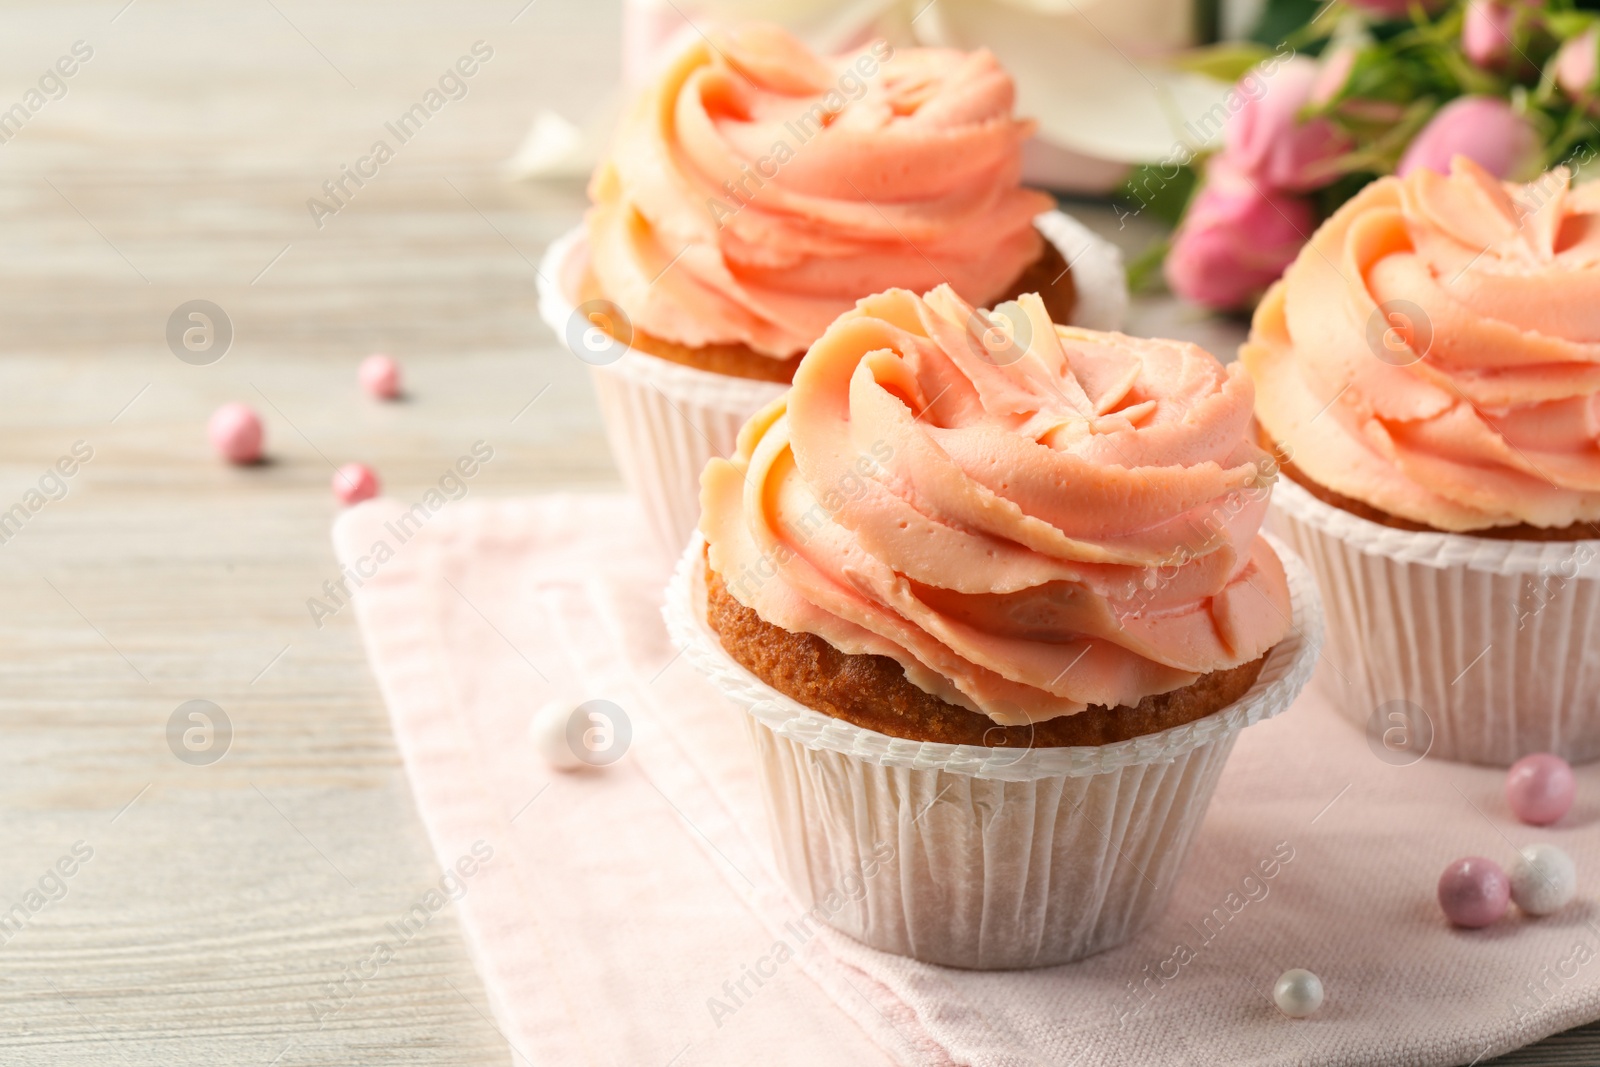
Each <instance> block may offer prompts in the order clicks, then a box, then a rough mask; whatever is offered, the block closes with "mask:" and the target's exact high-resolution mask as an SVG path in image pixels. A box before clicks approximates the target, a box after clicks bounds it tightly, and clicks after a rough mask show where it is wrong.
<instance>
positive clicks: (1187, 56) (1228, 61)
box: [1168, 41, 1272, 82]
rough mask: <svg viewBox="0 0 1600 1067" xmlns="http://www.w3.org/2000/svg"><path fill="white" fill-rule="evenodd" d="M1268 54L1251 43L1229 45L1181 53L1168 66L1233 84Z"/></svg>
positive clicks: (1262, 48)
mask: <svg viewBox="0 0 1600 1067" xmlns="http://www.w3.org/2000/svg"><path fill="white" fill-rule="evenodd" d="M1271 54H1272V51H1271V49H1269V48H1266V47H1264V46H1262V45H1260V44H1257V43H1256V42H1254V41H1228V42H1225V43H1223V44H1215V45H1210V46H1208V47H1206V48H1192V49H1190V50H1189V51H1187V52H1180V53H1178V54H1177V55H1175V56H1173V57H1172V58H1171V59H1170V60H1169V61H1168V62H1169V63H1170V65H1172V66H1174V67H1177V68H1178V69H1179V70H1187V71H1192V72H1193V73H1195V74H1204V75H1206V76H1207V77H1209V78H1215V79H1217V80H1218V81H1223V82H1236V81H1238V80H1239V79H1240V78H1242V77H1244V76H1245V74H1247V73H1248V72H1249V71H1250V68H1251V67H1254V66H1255V65H1256V64H1257V63H1260V62H1261V61H1262V60H1263V59H1266V58H1267V57H1268V56H1270V55H1271Z"/></svg>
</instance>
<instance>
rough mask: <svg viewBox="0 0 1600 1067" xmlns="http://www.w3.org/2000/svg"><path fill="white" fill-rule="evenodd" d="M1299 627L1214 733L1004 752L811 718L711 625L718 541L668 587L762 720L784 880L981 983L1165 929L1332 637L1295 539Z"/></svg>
mask: <svg viewBox="0 0 1600 1067" xmlns="http://www.w3.org/2000/svg"><path fill="white" fill-rule="evenodd" d="M1273 547H1274V548H1275V549H1276V550H1277V551H1278V553H1279V555H1280V556H1281V557H1282V558H1283V562H1284V566H1285V568H1286V569H1287V571H1288V575H1289V591H1290V596H1291V599H1292V602H1293V630H1292V631H1291V633H1290V634H1289V636H1287V637H1285V638H1284V639H1283V641H1281V642H1280V643H1279V644H1278V645H1277V646H1276V647H1275V648H1274V649H1273V650H1272V652H1271V653H1270V654H1269V656H1268V659H1267V662H1266V663H1265V664H1264V665H1263V667H1262V671H1261V675H1260V677H1259V678H1258V679H1257V680H1256V683H1255V685H1254V686H1252V687H1251V689H1250V690H1249V691H1248V692H1247V693H1246V694H1245V695H1244V696H1243V697H1241V698H1240V699H1239V700H1238V701H1236V702H1235V703H1233V704H1230V705H1229V706H1228V707H1226V708H1223V709H1221V710H1219V711H1217V712H1215V713H1214V714H1212V715H1209V716H1207V717H1205V718H1204V719H1201V720H1199V721H1197V722H1193V723H1188V724H1185V725H1183V726H1177V727H1174V728H1172V729H1170V730H1164V731H1162V732H1160V733H1156V734H1151V735H1148V736H1145V737H1138V738H1134V739H1132V740H1128V741H1121V742H1118V743H1116V744H1110V745H1100V746H1086V747H1077V748H1038V749H991V748H983V747H978V746H973V745H946V744H938V743H934V742H921V741H911V740H906V739H904V738H896V737H889V736H887V735H885V734H881V733H878V732H876V731H873V730H867V729H864V728H862V727H859V726H854V725H852V724H850V723H847V722H843V721H841V720H838V719H834V718H831V717H829V716H827V715H823V714H821V713H819V712H816V711H813V710H811V709H810V708H807V707H805V706H804V705H803V704H800V703H799V702H797V701H795V700H793V699H791V698H790V697H787V696H785V695H784V694H782V693H780V692H778V691H777V690H775V689H773V688H772V687H770V686H768V685H767V684H766V683H764V682H762V681H761V680H760V679H758V678H756V677H755V676H754V675H753V674H751V673H750V672H749V671H747V670H746V669H745V668H744V667H742V666H740V665H739V664H738V663H737V662H736V661H735V660H734V659H733V657H731V656H730V655H728V653H727V652H726V651H725V650H724V649H723V648H722V645H721V642H720V641H719V640H718V638H717V636H716V635H715V633H714V632H713V631H712V630H711V628H710V626H709V625H708V624H707V623H706V621H705V595H706V594H705V581H704V566H705V565H704V559H703V556H702V550H703V542H702V541H701V539H700V538H699V537H695V538H694V540H693V542H692V543H691V544H690V547H689V550H688V552H687V553H686V554H685V555H684V556H683V558H682V559H681V560H680V562H679V565H678V569H677V572H676V573H675V574H674V575H673V579H672V582H671V584H670V585H669V587H668V590H667V600H666V606H665V608H664V613H665V615H666V620H667V626H668V629H669V631H670V632H671V634H672V637H673V640H674V641H676V642H677V643H678V645H679V646H680V647H681V648H683V650H684V653H685V655H686V656H687V657H688V658H689V660H690V661H691V662H692V663H693V664H694V665H695V666H696V667H698V668H699V669H700V670H701V671H702V672H704V673H705V674H706V675H707V676H708V677H709V678H710V679H711V680H712V681H713V682H714V683H715V684H716V686H717V688H718V689H720V690H721V691H722V692H723V694H725V695H726V696H727V697H729V698H730V699H731V700H733V701H734V702H735V703H736V704H738V705H739V706H740V707H742V708H744V709H745V711H746V712H747V713H748V714H747V716H746V723H747V725H748V727H749V731H750V736H751V739H752V741H753V743H754V747H755V753H756V758H757V764H758V769H759V774H760V778H761V781H762V784H763V788H764V799H765V803H766V807H767V815H768V819H769V822H770V825H771V828H772V836H773V843H774V853H775V859H776V864H777V868H778V871H779V873H780V874H781V876H782V877H783V878H784V880H785V881H786V882H787V883H788V885H789V887H790V888H791V889H792V890H793V892H794V893H795V894H796V896H797V897H798V898H799V900H800V902H801V904H802V906H803V907H804V908H805V909H807V916H808V919H809V920H814V921H817V922H825V923H827V924H829V925H831V926H833V927H835V928H837V929H839V930H842V931H843V932H845V933H847V934H849V935H850V936H852V937H854V938H856V939H857V940H859V941H862V942H864V943H866V944H868V945H871V946H872V947H873V948H877V949H882V950H883V951H886V952H893V953H897V954H899V955H903V956H911V957H914V958H916V959H919V960H924V961H926V962H929V963H940V964H945V965H948V966H954V967H966V968H976V969H982V970H996V969H1011V968H1024V967H1045V966H1050V965H1054V964H1060V963H1068V962H1070V961H1072V960H1076V959H1081V958H1083V957H1084V956H1088V955H1091V954H1093V953H1096V952H1100V951H1103V950H1105V949H1108V948H1112V947H1114V946H1116V945H1119V944H1122V943H1123V942H1124V941H1126V940H1127V939H1128V938H1130V937H1132V936H1133V935H1134V934H1135V933H1137V932H1138V931H1139V930H1140V929H1142V928H1143V927H1144V926H1145V925H1146V924H1148V923H1149V922H1151V921H1152V920H1154V919H1155V918H1156V917H1157V916H1159V915H1160V914H1161V912H1162V910H1163V909H1164V908H1165V907H1166V903H1167V900H1168V899H1169V897H1170V896H1171V893H1172V889H1173V886H1174V884H1175V883H1176V881H1177V877H1178V873H1179V871H1180V870H1181V869H1182V867H1183V863H1184V860H1185V859H1186V857H1187V855H1188V852H1189V846H1190V844H1191V842H1192V840H1193V838H1194V833H1195V830H1196V829H1197V828H1198V827H1199V825H1200V823H1201V820H1202V819H1203V818H1204V816H1205V810H1206V806H1207V805H1208V804H1209V802H1210V799H1211V794H1212V792H1213V790H1214V789H1215V788H1216V784H1217V779H1218V777H1219V776H1220V774H1221V773H1222V767H1223V764H1224V763H1226V762H1227V758H1228V754H1229V753H1230V752H1231V751H1232V749H1233V743H1234V740H1235V739H1236V738H1237V736H1238V733H1239V731H1240V730H1242V729H1243V728H1244V727H1246V726H1249V725H1251V724H1252V723H1255V722H1259V721H1261V720H1262V719H1266V718H1270V717H1272V716H1274V715H1277V714H1278V713H1279V712H1281V711H1283V710H1284V709H1285V708H1287V707H1289V705H1290V704H1291V703H1292V702H1293V701H1294V699H1295V697H1296V696H1297V695H1298V694H1299V692H1300V690H1301V689H1302V688H1303V687H1304V686H1305V684H1306V681H1307V680H1308V679H1309V678H1310V676H1311V672H1312V668H1313V667H1314V666H1315V663H1316V659H1317V650H1318V648H1319V647H1320V645H1321V642H1322V621H1321V604H1320V601H1319V599H1318V596H1317V590H1316V586H1315V583H1314V582H1313V581H1312V579H1311V576H1310V574H1309V572H1308V571H1307V570H1306V568H1305V567H1304V565H1303V564H1301V563H1300V561H1299V560H1298V559H1296V558H1295V557H1294V556H1293V555H1292V554H1291V553H1289V552H1288V551H1287V550H1286V549H1285V548H1284V547H1283V546H1282V545H1281V544H1280V543H1278V542H1276V541H1275V542H1274V545H1273Z"/></svg>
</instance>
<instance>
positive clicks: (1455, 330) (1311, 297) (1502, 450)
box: [1241, 158, 1600, 766]
mask: <svg viewBox="0 0 1600 1067" xmlns="http://www.w3.org/2000/svg"><path fill="white" fill-rule="evenodd" d="M1597 309H1600V187H1597V186H1584V187H1578V188H1575V189H1574V188H1569V176H1568V174H1567V173H1566V171H1564V170H1556V171H1552V172H1551V173H1549V174H1546V175H1545V176H1544V177H1542V178H1540V179H1539V180H1538V181H1535V182H1533V183H1532V184H1530V185H1526V186H1519V185H1511V184H1503V183H1501V182H1500V181H1498V180H1497V179H1495V178H1493V177H1492V176H1490V175H1489V174H1488V173H1487V172H1485V171H1484V170H1483V169H1482V168H1481V167H1479V166H1477V165H1476V164H1474V163H1472V162H1470V161H1468V160H1466V159H1462V158H1458V159H1457V160H1456V161H1455V163H1454V165H1453V167H1452V170H1451V173H1450V174H1449V175H1448V176H1446V175H1441V174H1438V173H1435V172H1433V171H1428V170H1419V171H1415V172H1413V173H1412V174H1410V175H1408V176H1407V177H1405V178H1403V179H1399V178H1385V179H1382V180H1380V181H1377V182H1374V183H1373V184H1371V185H1369V186H1367V188H1366V189H1364V190H1363V191H1362V192H1361V193H1359V194H1358V195H1357V196H1356V197H1355V198H1354V199H1352V200H1350V201H1349V202H1348V203H1346V204H1345V205H1344V207H1342V208H1341V209H1339V211H1338V212H1336V213H1335V214H1334V215H1333V217H1332V218H1330V219H1329V220H1328V221H1327V222H1326V223H1324V224H1323V226H1322V228H1321V229H1319V230H1318V231H1317V233H1316V235H1315V236H1314V237H1313V238H1312V239H1311V241H1310V243H1309V244H1308V245H1307V246H1306V248H1305V249H1304V250H1303V251H1302V252H1301V253H1300V256H1299V258H1298V259H1296V260H1295V262H1294V264H1293V265H1292V266H1291V267H1290V268H1289V270H1288V272H1287V273H1286V274H1285V275H1284V277H1283V279H1282V280H1281V281H1280V282H1279V283H1278V284H1277V285H1276V286H1274V287H1273V288H1272V290H1270V291H1269V292H1268V293H1267V295H1266V297H1265V299H1264V300H1263V301H1262V303H1261V305H1260V306H1259V308H1258V309H1257V311H1256V315H1255V320H1254V322H1253V324H1252V328H1251V333H1250V339H1249V342H1248V343H1247V344H1246V345H1245V346H1244V348H1243V349H1242V350H1241V358H1242V360H1243V362H1244V363H1245V365H1246V366H1247V367H1248V369H1249V371H1250V374H1251V376H1252V377H1254V379H1255V381H1256V391H1257V404H1256V415H1257V419H1258V420H1259V423H1260V429H1261V433H1262V435H1263V436H1262V442H1261V443H1263V444H1264V445H1267V446H1269V447H1272V448H1276V449H1278V450H1280V455H1281V456H1282V457H1284V458H1285V462H1284V464H1283V466H1284V470H1285V472H1286V473H1287V474H1288V476H1289V482H1288V483H1287V484H1284V485H1282V486H1281V487H1280V488H1279V490H1278V493H1277V494H1276V496H1275V512H1276V518H1275V519H1274V524H1275V526H1277V527H1279V528H1281V530H1282V532H1283V535H1284V536H1285V538H1286V539H1287V540H1288V541H1289V542H1290V543H1291V544H1293V545H1294V546H1295V548H1296V550H1297V551H1299V552H1300V553H1301V554H1302V555H1304V556H1305V557H1306V558H1307V560H1308V561H1309V563H1310V565H1311V567H1312V569H1313V570H1314V571H1315V572H1316V574H1317V578H1318V581H1319V583H1320V584H1321V586H1322V591H1323V595H1324V596H1325V597H1326V598H1327V600H1328V605H1329V615H1330V617H1331V618H1332V620H1333V623H1332V627H1331V633H1330V637H1329V642H1328V645H1329V648H1328V655H1329V658H1330V659H1331V660H1332V663H1333V668H1334V669H1333V670H1332V671H1330V672H1328V674H1326V675H1324V680H1325V681H1326V682H1327V683H1328V684H1330V685H1332V686H1333V688H1334V690H1335V692H1334V694H1333V696H1334V698H1335V699H1334V701H1333V703H1334V704H1335V705H1337V706H1338V707H1339V708H1341V710H1343V711H1344V712H1345V713H1346V714H1348V715H1350V716H1351V717H1352V718H1354V719H1356V720H1357V721H1358V722H1360V723H1362V724H1363V725H1367V726H1369V727H1370V729H1371V730H1372V736H1373V739H1374V743H1375V744H1383V745H1385V746H1387V747H1388V748H1391V749H1392V748H1394V747H1395V745H1396V744H1399V745H1400V747H1402V748H1404V749H1406V750H1407V751H1409V753H1410V754H1411V756H1412V757H1414V758H1420V756H1421V755H1423V754H1425V753H1427V752H1429V751H1431V752H1432V753H1433V754H1434V755H1436V756H1442V757H1445V758H1448V759H1457V760H1466V761H1471V762H1475V763H1488V764H1495V765H1502V766H1503V765H1508V764H1510V763H1512V762H1514V761H1515V760H1517V759H1518V758H1520V757H1522V756H1524V755H1527V754H1529V753H1532V752H1555V753H1558V754H1560V755H1562V756H1564V757H1566V758H1568V759H1571V760H1589V759H1594V758H1596V757H1600V657H1597V656H1595V655H1594V654H1593V650H1594V649H1595V648H1596V647H1600V560H1597V558H1596V557H1597V555H1600V526H1597V525H1596V522H1597V521H1600V447H1597V442H1600V310H1597ZM1396 726H1398V727H1399V731H1398V732H1395V731H1394V730H1393V729H1392V728H1394V727H1396ZM1380 754H1382V755H1384V756H1385V758H1393V759H1395V760H1397V761H1398V760H1401V759H1403V758H1405V753H1403V752H1393V753H1385V752H1384V751H1383V750H1382V749H1380Z"/></svg>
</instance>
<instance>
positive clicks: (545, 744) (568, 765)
mask: <svg viewBox="0 0 1600 1067" xmlns="http://www.w3.org/2000/svg"><path fill="white" fill-rule="evenodd" d="M574 707H576V705H574V704H572V703H570V702H568V701H564V700H552V701H549V702H548V703H546V704H545V705H543V706H542V707H540V708H539V710H538V711H536V712H534V713H533V719H532V721H530V722H529V723H528V737H529V739H530V740H532V741H533V749H534V751H535V752H537V753H539V755H540V756H541V757H542V758H543V759H544V761H545V762H546V763H548V764H549V765H550V766H551V767H554V768H555V769H556V770H561V771H575V770H577V769H578V768H580V767H583V766H585V764H584V762H583V760H581V759H579V758H578V755H577V753H575V752H573V751H572V745H570V744H569V743H568V742H567V720H568V719H569V718H571V717H572V709H573V708H574Z"/></svg>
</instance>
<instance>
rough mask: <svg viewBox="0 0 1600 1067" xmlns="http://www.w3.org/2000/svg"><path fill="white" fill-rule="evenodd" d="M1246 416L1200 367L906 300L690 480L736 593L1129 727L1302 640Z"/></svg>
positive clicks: (1038, 326)
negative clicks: (1159, 704) (1206, 683)
mask: <svg viewBox="0 0 1600 1067" xmlns="http://www.w3.org/2000/svg"><path fill="white" fill-rule="evenodd" d="M1253 400H1254V392H1253V390H1252V388H1251V384H1250V380H1249V378H1248V377H1247V376H1246V375H1244V374H1243V373H1242V370H1241V369H1240V368H1236V367H1235V368H1228V369H1224V368H1223V367H1222V365H1221V364H1219V363H1218V362H1217V361H1216V359H1214V358H1213V357H1212V356H1211V355H1209V354H1208V353H1206V352H1205V351H1204V350H1202V349H1200V348H1197V347H1195V346H1194V345H1189V344H1180V343H1177V342H1171V341H1152V340H1141V339H1135V338H1132V337H1126V336H1123V335H1121V334H1114V333H1096V332H1093V331H1089V330H1082V329H1074V328H1070V327H1062V326H1055V325H1053V324H1052V323H1051V322H1050V320H1049V317H1048V316H1047V315H1046V313H1045V311H1044V306H1043V304H1042V303H1041V302H1040V301H1039V299H1038V297H1036V296H1032V295H1028V296H1024V297H1021V298H1020V299H1019V300H1018V301H1017V302H1015V303H1010V304H1006V305H1002V306H1001V307H1000V308H998V309H996V311H995V312H993V313H991V312H984V311H975V310H974V309H973V308H972V307H971V306H970V305H968V304H967V303H965V302H964V301H962V300H961V299H960V298H959V297H957V296H956V295H955V293H954V292H952V291H951V290H950V289H949V288H948V287H945V286H941V287H939V288H937V289H935V290H934V291H933V292H931V293H929V294H928V295H927V296H926V297H923V298H919V297H917V296H916V295H914V294H912V293H910V292H907V291H904V290H892V291H890V292H887V293H883V294H880V295H877V296H872V297H868V298H867V299H865V300H862V301H861V302H860V303H859V304H858V305H857V306H856V308H855V309H854V310H851V311H849V312H846V313H845V314H844V315H842V316H840V317H839V319H838V320H837V321H836V322H834V324H833V325H832V326H830V327H829V328H828V330H827V332H826V333H824V334H823V335H822V337H821V339H819V340H818V341H817V342H816V344H814V345H813V346H812V347H811V349H810V351H809V352H808V353H807V354H806V357H805V358H804V359H803V360H802V361H801V363H800V367H799V370H798V371H797V372H796V374H795V379H794V387H793V388H792V389H791V390H790V392H789V393H788V394H787V395H786V396H785V397H784V398H781V399H780V400H778V401H776V402H774V403H773V404H772V405H771V406H769V407H768V408H766V409H765V410H764V411H762V412H760V413H759V414H757V415H756V416H755V417H754V418H752V419H751V420H750V421H749V422H748V423H747V424H746V425H745V427H744V429H743V431H742V432H741V434H740V437H739V446H738V450H737V452H736V454H735V455H734V457H733V458H732V459H731V460H713V461H712V462H711V463H710V464H709V465H707V467H706V469H705V472H704V473H703V475H702V476H701V504H702V507H703V511H704V514H703V517H702V519H701V531H702V532H703V533H704V535H705V537H706V540H707V542H708V544H709V560H710V564H711V566H712V568H713V569H714V570H716V571H717V573H718V574H720V575H721V576H722V578H723V581H724V582H725V583H726V585H727V588H728V591H729V592H730V593H731V594H732V595H733V596H734V597H735V598H736V599H737V600H739V601H740V603H742V604H744V605H745V606H746V607H749V608H751V609H753V610H754V611H755V612H756V613H757V614H758V615H760V616H761V618H763V619H764V620H766V621H767V622H769V623H772V624H773V625H776V626H781V627H783V628H785V629H787V630H790V631H795V632H806V633H812V634H815V635H817V636H819V637H821V638H823V639H824V640H826V641H827V642H829V643H830V644H832V645H833V646H834V647H836V648H838V649H840V650H842V651H844V652H847V653H866V654H876V655H883V656H889V657H892V658H893V659H895V660H896V661H898V662H899V663H900V664H901V665H902V666H903V667H904V668H905V672H906V677H907V678H908V679H910V681H911V682H912V683H914V684H915V685H917V686H919V687H920V688H922V689H923V690H925V691H927V692H929V693H932V694H934V695H936V696H938V697H941V698H943V699H945V700H947V701H949V702H951V703H954V704H958V705H961V706H963V707H966V708H968V709H970V710H973V711H978V712H982V713H984V714H987V715H989V716H990V717H991V718H993V719H994V720H995V721H996V722H997V723H999V724H1001V725H1021V724H1025V723H1028V722H1038V721H1042V720H1045V719H1050V718H1054V717H1056V716H1059V715H1070V714H1073V713H1075V712H1079V711H1082V710H1084V708H1086V707H1088V706H1090V705H1103V706H1107V707H1116V706H1119V705H1132V704H1137V703H1138V702H1139V701H1140V700H1141V699H1142V698H1144V697H1145V696H1148V695H1151V694H1156V693H1164V692H1168V691H1170V690H1174V689H1178V688H1181V687H1183V686H1185V685H1188V684H1189V683H1191V682H1193V681H1194V680H1195V679H1196V678H1197V677H1199V676H1200V675H1202V674H1205V673H1208V672H1210V671H1214V670H1218V669H1223V668H1228V667H1234V666H1237V665H1239V664H1242V663H1248V662H1250V661H1252V660H1254V659H1256V658H1257V657H1259V656H1261V655H1262V654H1263V653H1264V652H1265V651H1266V650H1267V649H1268V648H1270V647H1271V646H1272V645H1274V644H1276V643H1277V642H1278V641H1279V640H1280V639H1281V638H1282V637H1283V635H1284V634H1285V633H1286V632H1287V630H1288V627H1289V618H1290V607H1289V594H1288V588H1287V584H1286V582H1285V578H1284V572H1283V568H1282V565H1281V564H1280V563H1279V561H1278V559H1277V557H1276V556H1275V555H1274V554H1273V552H1272V550H1271V549H1270V548H1269V547H1268V546H1267V544H1266V542H1265V541H1263V540H1262V539H1260V538H1259V537H1258V535H1257V530H1258V528H1259V526H1260V523H1261V518H1262V515H1263V513H1264V511H1265V508H1266V505H1267V497H1268V492H1269V489H1270V484H1271V480H1272V476H1273V471H1272V468H1271V461H1270V459H1269V458H1268V457H1267V456H1266V455H1265V454H1264V453H1263V452H1261V450H1260V449H1258V448H1256V446H1255V445H1254V444H1252V443H1251V442H1250V441H1249V439H1248V432H1249V428H1250V417H1251V416H1250V412H1251V405H1252V402H1253Z"/></svg>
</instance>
